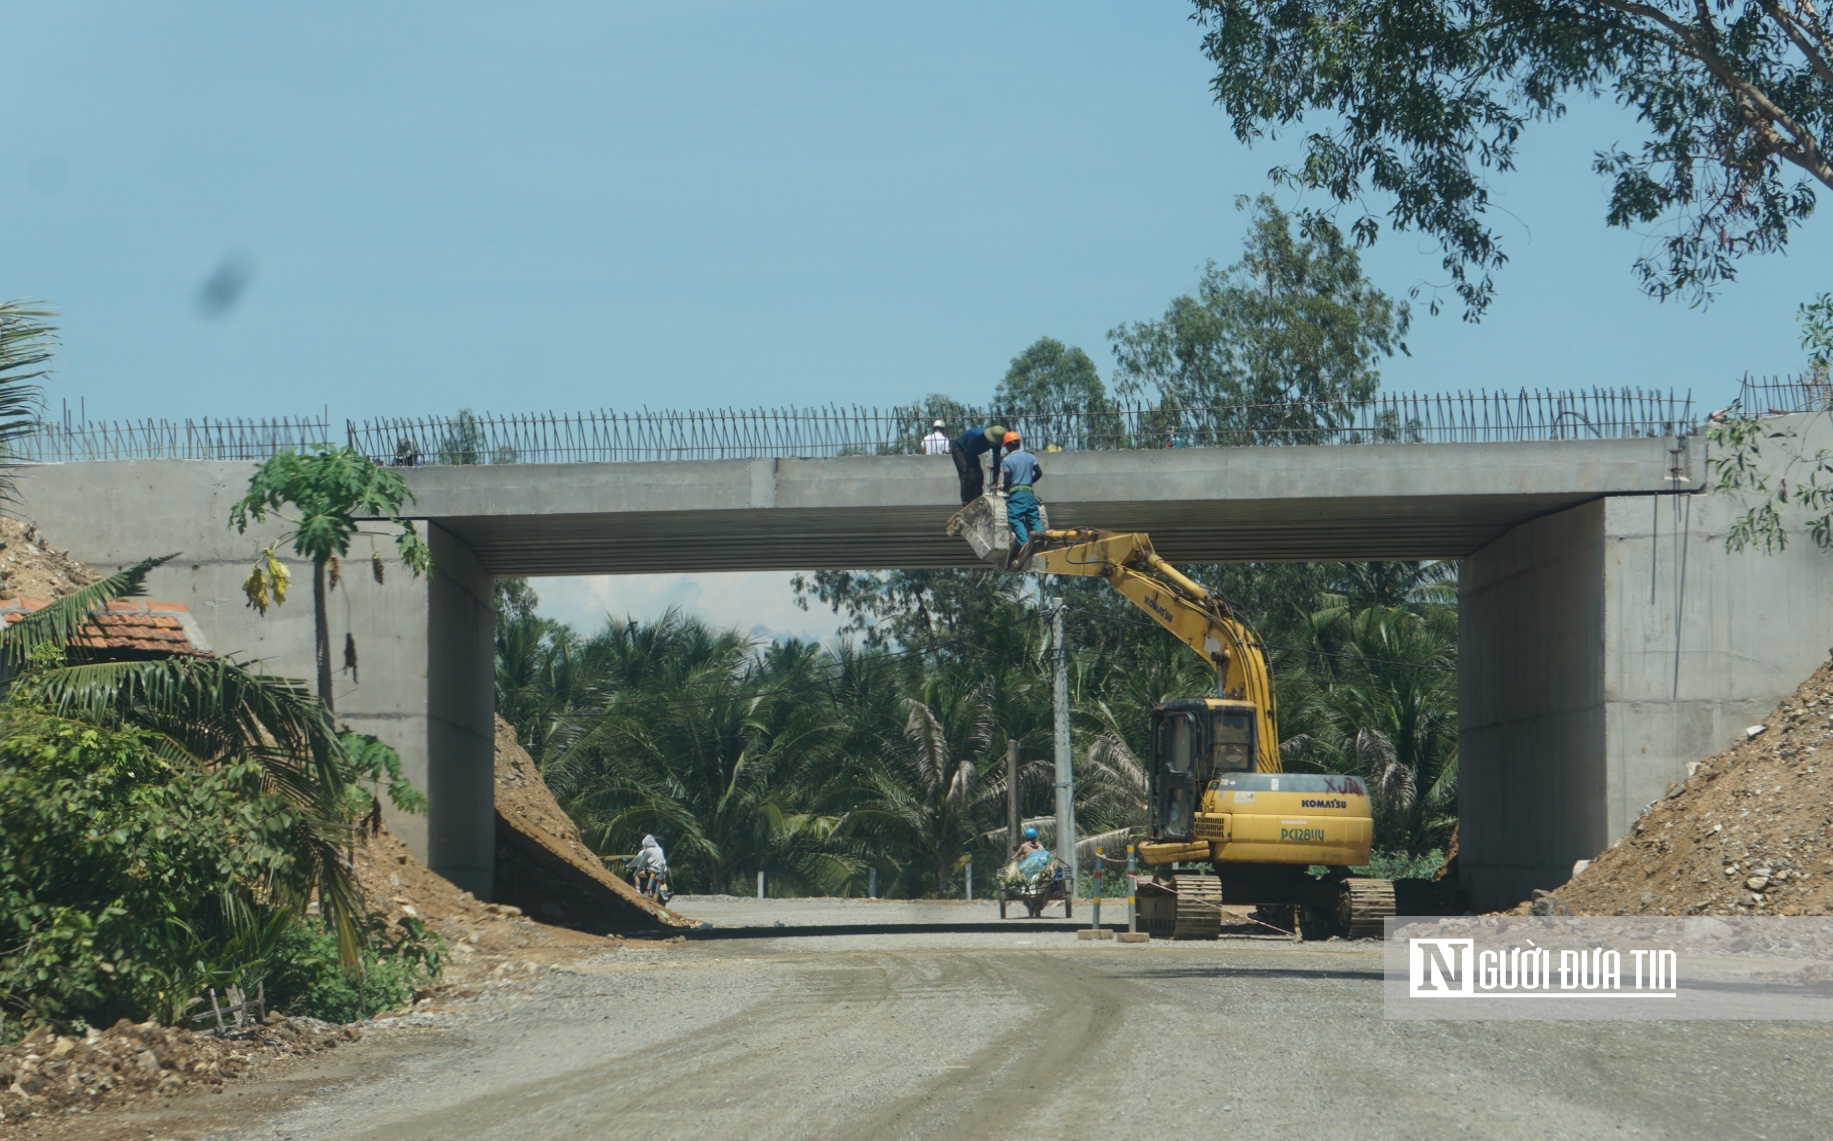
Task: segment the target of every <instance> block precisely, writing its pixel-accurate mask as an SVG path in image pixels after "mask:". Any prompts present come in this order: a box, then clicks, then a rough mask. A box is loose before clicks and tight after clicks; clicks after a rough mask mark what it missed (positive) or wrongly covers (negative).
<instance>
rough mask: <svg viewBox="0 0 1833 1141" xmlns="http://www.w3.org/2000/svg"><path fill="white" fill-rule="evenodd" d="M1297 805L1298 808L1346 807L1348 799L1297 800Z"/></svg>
mask: <svg viewBox="0 0 1833 1141" xmlns="http://www.w3.org/2000/svg"><path fill="white" fill-rule="evenodd" d="M1298 806H1299V807H1300V808H1348V807H1349V801H1347V800H1313V799H1306V800H1301V801H1299V802H1298Z"/></svg>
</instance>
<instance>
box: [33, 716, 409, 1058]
mask: <svg viewBox="0 0 1833 1141" xmlns="http://www.w3.org/2000/svg"><path fill="white" fill-rule="evenodd" d="M169 744H170V743H169V741H162V740H160V739H159V738H155V737H153V736H152V735H150V734H147V733H143V732H141V731H138V730H134V729H129V728H100V727H96V726H93V725H86V724H81V723H75V722H70V721H65V720H62V719H60V718H56V717H53V716H50V715H48V714H46V713H44V712H42V711H40V710H36V709H33V708H31V707H29V706H20V705H17V704H15V705H13V706H11V707H9V708H8V709H7V710H6V711H5V712H4V713H3V714H0V1015H10V1016H11V1017H9V1018H7V1019H6V1022H7V1023H8V1024H11V1025H17V1024H21V1023H22V1024H23V1025H24V1026H27V1027H29V1026H32V1025H39V1024H49V1025H54V1026H57V1027H60V1028H70V1029H77V1028H81V1027H82V1026H84V1025H90V1026H96V1025H103V1026H105V1025H108V1024H109V1023H111V1022H113V1021H114V1020H115V1019H117V1018H121V1017H127V1018H131V1019H133V1020H135V1021H139V1020H141V1019H143V1018H146V1017H149V1016H150V1017H154V1018H157V1019H159V1020H160V1021H161V1022H165V1023H168V1024H171V1023H174V1022H176V1021H177V1020H179V1019H180V1018H181V1017H182V1016H184V1014H185V1013H186V1011H187V1008H188V1006H189V1005H190V1003H191V1001H192V1000H193V999H194V998H195V997H196V996H197V995H199V994H200V993H202V992H203V990H204V989H205V988H206V987H215V988H217V990H218V991H223V990H226V989H227V988H228V987H229V986H230V985H231V984H235V985H239V986H241V987H242V988H243V989H244V990H245V991H249V992H252V991H253V990H254V989H255V987H256V985H257V984H258V983H261V982H263V981H265V982H266V985H267V990H268V992H269V998H270V1003H271V1004H272V1005H276V1006H279V1005H287V1006H290V1007H294V1008H296V1009H298V1010H299V1012H300V1013H310V1014H313V1015H315V1016H317V1017H322V1018H326V1019H333V1020H342V1019H346V1018H353V1017H362V1016H364V1015H366V1014H370V1013H374V1012H375V1011H377V1010H381V1009H386V1008H388V1007H391V1006H398V1005H400V1004H401V1003H402V1002H403V1001H405V1000H406V998H407V997H409V996H411V994H412V990H413V987H414V986H415V985H416V984H417V983H418V982H420V981H424V980H425V979H427V978H430V977H431V976H432V975H434V974H436V973H437V971H438V968H439V965H440V962H439V958H440V956H439V949H438V943H437V941H436V940H435V939H434V938H433V937H432V936H430V935H429V934H428V933H427V932H426V930H425V929H424V928H423V927H420V926H419V924H418V923H410V925H409V926H408V927H405V928H398V929H396V930H393V931H387V930H382V929H379V927H378V924H379V920H376V919H373V918H372V919H371V920H370V921H369V925H368V928H367V929H366V930H365V931H364V938H363V940H362V945H361V951H360V954H359V956H358V960H359V961H358V964H357V969H356V970H355V971H353V972H349V977H348V978H346V977H345V975H346V972H345V971H344V970H342V969H341V968H340V964H339V956H338V946H337V940H336V938H335V937H334V935H333V933H332V932H331V931H330V930H329V929H328V928H327V927H326V926H325V925H324V924H323V923H320V922H319V921H318V920H316V919H306V918H304V917H302V916H301V915H300V912H299V907H300V906H301V905H302V904H301V902H300V901H299V900H298V899H297V898H296V897H294V896H293V895H292V893H291V892H290V891H289V890H287V885H288V884H289V883H291V882H292V880H293V878H294V862H295V853H296V852H297V850H298V837H297V836H296V835H295V832H296V830H298V829H301V828H303V827H305V826H306V821H304V820H303V819H302V817H301V814H300V813H299V811H298V810H297V809H296V808H295V807H294V806H293V805H292V804H290V803H289V802H288V801H287V800H286V799H284V798H283V797H282V796H281V795H279V794H278V792H276V791H275V790H274V787H273V783H272V782H271V781H270V780H269V779H268V775H267V773H266V771H265V770H264V769H263V768H262V767H261V766H259V765H258V764H255V763H253V762H242V761H236V760H229V761H224V762H219V763H216V764H212V765H202V764H197V763H195V762H193V761H191V760H190V759H189V758H184V757H178V758H172V759H168V753H165V752H162V751H161V748H160V746H162V745H166V746H169ZM346 990H347V991H349V992H350V993H349V994H348V995H346V994H345V991H346Z"/></svg>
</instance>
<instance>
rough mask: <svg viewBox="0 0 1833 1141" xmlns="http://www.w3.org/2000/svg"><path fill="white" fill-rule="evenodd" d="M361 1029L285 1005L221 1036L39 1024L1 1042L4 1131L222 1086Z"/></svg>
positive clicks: (0, 1126)
mask: <svg viewBox="0 0 1833 1141" xmlns="http://www.w3.org/2000/svg"><path fill="white" fill-rule="evenodd" d="M357 1037H358V1033H357V1030H356V1028H355V1027H351V1026H334V1025H331V1024H330V1023H327V1022H320V1021H318V1020H317V1019H314V1018H287V1017H285V1016H283V1015H281V1014H279V1013H270V1014H268V1015H267V1017H266V1019H265V1020H263V1021H261V1022H259V1023H256V1024H253V1025H250V1026H247V1027H245V1028H242V1029H239V1030H231V1031H230V1032H228V1033H227V1034H224V1035H220V1036H219V1035H217V1034H215V1033H210V1032H204V1031H193V1030H179V1029H174V1028H171V1027H166V1026H160V1025H158V1024H156V1023H152V1022H141V1023H133V1022H129V1021H128V1020H127V1019H125V1018H123V1019H122V1020H121V1021H119V1022H117V1023H115V1025H114V1026H113V1027H111V1028H109V1029H107V1030H91V1031H89V1032H88V1033H87V1034H86V1035H84V1036H83V1037H80V1038H77V1037H71V1036H64V1037H58V1036H56V1035H54V1034H52V1033H51V1031H50V1030H49V1029H46V1028H44V1027H40V1028H38V1029H37V1030H34V1031H32V1032H31V1033H30V1034H28V1035H26V1036H25V1037H24V1038H22V1039H21V1040H20V1041H18V1042H16V1043H14V1044H13V1045H11V1046H8V1047H5V1048H4V1049H0V1132H4V1131H5V1128H4V1127H5V1126H6V1125H10V1124H16V1123H18V1122H20V1121H22V1120H27V1119H31V1118H39V1117H44V1116H47V1115H51V1114H58V1113H65V1112H70V1111H73V1110H74V1111H78V1112H86V1111H88V1110H90V1109H93V1108H95V1107H98V1106H105V1105H112V1104H118V1103H121V1102H125V1101H127V1100H129V1099H131V1098H135V1097H143V1096H147V1095H155V1096H159V1097H169V1096H171V1095H173V1094H178V1093H182V1092H184V1091H186V1090H189V1089H195V1088H199V1087H204V1088H208V1087H213V1086H221V1085H222V1084H223V1083H224V1082H226V1081H230V1080H233V1079H236V1078H243V1077H247V1076H249V1075H250V1074H252V1073H254V1072H256V1071H258V1070H259V1069H261V1068H262V1066H264V1065H266V1064H268V1063H271V1062H274V1061H276V1060H278V1059H281V1058H289V1057H296V1056H299V1055H303V1054H315V1053H318V1052H319V1051H321V1050H329V1049H332V1048H333V1047H336V1046H339V1045H342V1044H343V1043H345V1042H351V1041H354V1040H355V1039H356V1038H357Z"/></svg>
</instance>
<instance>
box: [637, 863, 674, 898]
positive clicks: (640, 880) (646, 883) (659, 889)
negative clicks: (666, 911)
mask: <svg viewBox="0 0 1833 1141" xmlns="http://www.w3.org/2000/svg"><path fill="white" fill-rule="evenodd" d="M630 882H631V884H632V886H634V887H635V888H636V889H637V891H639V892H641V893H642V894H643V895H645V896H647V897H649V898H650V899H653V900H655V901H656V902H657V903H659V904H661V905H662V906H663V907H667V906H668V901H669V900H671V899H673V898H675V893H674V892H673V891H670V890H669V887H668V872H667V870H666V869H664V870H663V871H659V872H651V871H638V872H632V873H631V875H630Z"/></svg>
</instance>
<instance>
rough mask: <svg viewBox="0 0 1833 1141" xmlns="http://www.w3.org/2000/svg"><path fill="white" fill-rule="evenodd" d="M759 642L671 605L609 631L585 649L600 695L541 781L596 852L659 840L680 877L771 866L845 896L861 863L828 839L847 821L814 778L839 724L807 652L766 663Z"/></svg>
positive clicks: (728, 881)
mask: <svg viewBox="0 0 1833 1141" xmlns="http://www.w3.org/2000/svg"><path fill="white" fill-rule="evenodd" d="M758 648H759V647H758V645H757V644H756V643H755V641H754V640H753V639H751V638H748V637H746V636H744V635H741V634H738V633H737V632H735V631H724V632H720V631H714V630H712V629H711V628H709V627H707V626H706V625H705V624H704V623H701V622H698V621H696V620H694V619H691V618H686V617H683V616H682V615H681V614H679V613H678V612H675V611H670V612H669V613H668V614H666V615H665V616H664V617H663V619H662V620H661V621H660V622H657V623H653V624H650V625H647V626H643V625H639V624H637V623H634V622H631V623H627V624H624V625H617V624H611V625H609V626H608V627H607V629H606V630H605V632H604V633H602V634H600V635H599V636H598V637H597V638H594V639H592V640H591V641H590V642H588V643H587V645H586V646H585V647H584V650H583V653H584V655H585V656H586V657H587V658H588V659H589V660H590V661H591V663H592V669H593V670H594V672H595V674H596V676H597V685H598V686H599V687H600V689H599V691H598V692H597V694H596V695H595V697H596V701H597V704H596V707H595V708H592V709H591V710H590V711H589V712H584V713H581V714H579V715H577V716H575V717H574V718H573V719H572V722H571V724H570V726H569V727H568V728H567V729H566V730H565V732H564V734H563V736H564V740H565V743H564V744H563V745H559V746H557V747H556V749H555V750H554V751H553V753H552V756H551V759H550V760H549V761H548V763H547V765H546V767H545V769H544V775H545V776H546V777H547V779H548V782H549V784H550V785H552V786H553V788H554V791H555V794H556V795H557V796H558V797H559V798H560V802H561V804H562V806H563V807H564V808H565V809H566V810H567V812H568V813H569V814H570V815H572V817H573V818H574V820H576V821H577V822H578V823H579V824H580V826H581V828H582V830H583V831H584V833H585V836H586V838H587V842H588V843H590V844H591V845H592V846H593V847H594V849H595V850H597V851H599V852H600V853H601V854H610V853H615V852H628V851H633V850H634V847H635V843H636V841H637V840H638V839H639V838H640V837H641V836H642V835H643V834H645V833H650V832H653V833H655V834H656V835H657V836H658V837H659V838H661V839H662V840H663V843H664V846H665V847H666V848H667V849H668V852H669V862H670V865H671V868H674V869H678V870H679V873H680V876H679V878H680V879H682V880H683V881H685V882H691V883H694V884H696V885H697V886H700V887H701V888H703V889H707V890H732V889H735V888H738V887H739V886H740V885H741V884H742V883H743V882H744V881H745V880H747V879H748V878H749V877H750V876H752V875H755V874H756V873H757V872H758V871H760V870H763V871H767V872H769V873H770V874H771V876H772V877H773V878H776V879H778V880H779V882H784V883H785V886H787V887H790V888H792V889H807V888H815V889H818V890H823V891H833V890H838V889H840V888H841V887H842V886H844V884H845V883H846V882H847V881H848V879H849V878H851V876H852V875H853V873H854V871H855V870H856V866H857V865H856V863H855V862H854V861H852V860H850V859H848V857H847V856H846V854H845V852H844V851H843V850H841V848H840V846H839V845H838V844H836V843H834V842H833V841H834V840H835V838H836V836H837V834H838V833H839V831H840V829H841V826H842V824H843V823H844V813H835V812H831V811H826V810H824V809H823V808H822V807H821V805H820V802H819V801H820V798H819V797H817V796H815V795H814V794H813V783H814V782H812V781H811V780H808V779H806V778H809V777H811V776H812V775H814V774H815V773H816V772H818V771H819V769H820V767H821V763H822V762H823V761H824V760H825V759H826V757H827V756H828V754H829V752H830V751H831V749H832V746H833V743H834V741H835V740H836V739H837V737H838V735H839V732H840V728H839V723H838V718H837V717H836V715H835V714H834V710H833V707H832V706H831V704H830V703H829V702H827V701H824V700H820V699H818V696H817V695H818V694H819V693H820V691H821V690H822V689H824V688H825V686H826V685H827V684H828V680H829V679H828V678H827V677H826V673H825V671H826V663H825V662H824V661H823V660H822V657H821V655H820V654H819V652H818V651H815V650H813V649H812V648H800V649H798V648H794V647H792V646H781V645H779V646H778V647H775V648H774V649H773V651H772V653H771V654H768V655H759V654H758V652H757V651H758Z"/></svg>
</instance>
